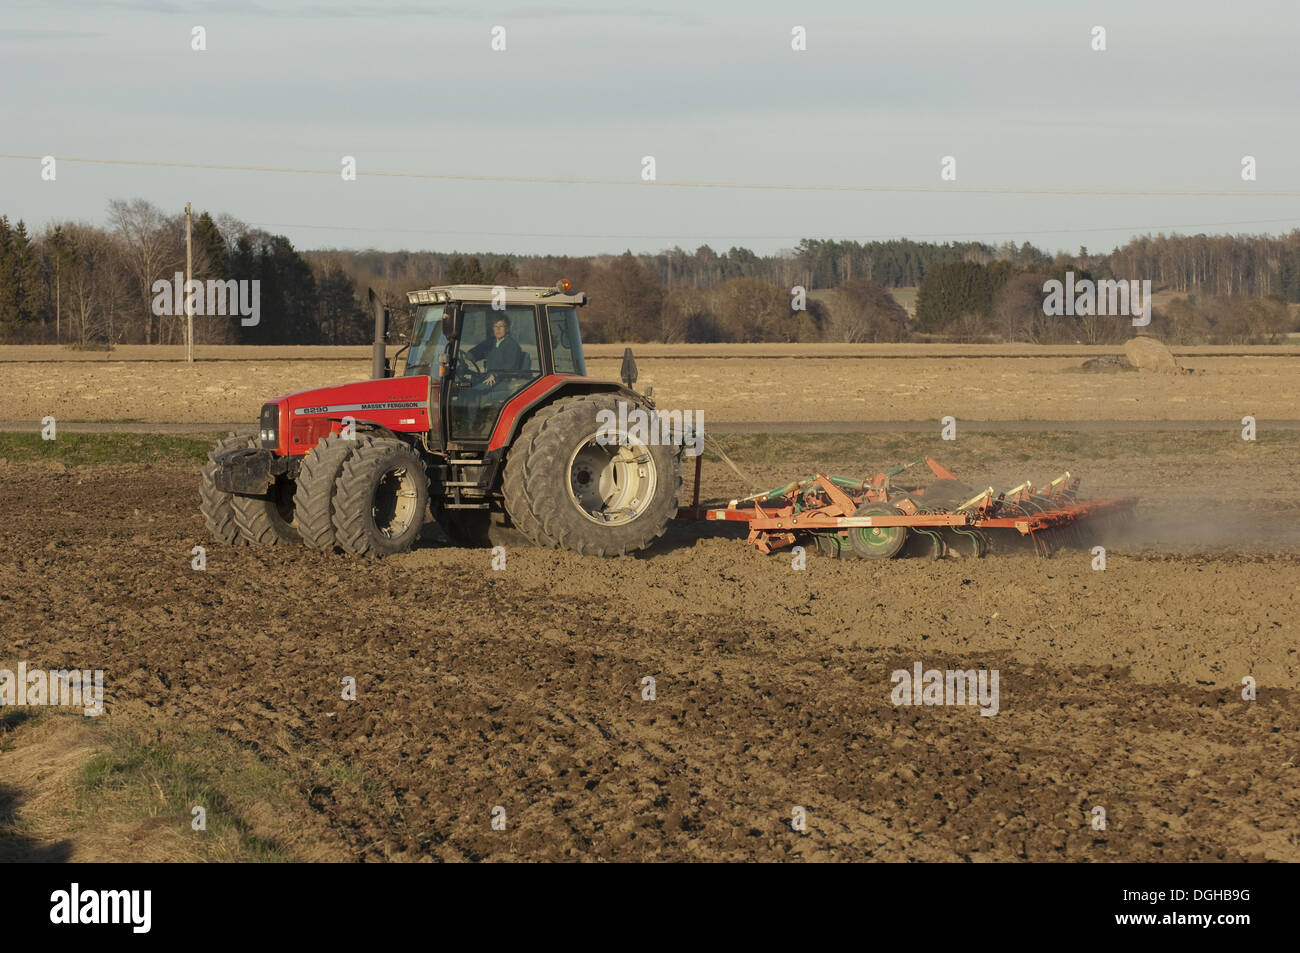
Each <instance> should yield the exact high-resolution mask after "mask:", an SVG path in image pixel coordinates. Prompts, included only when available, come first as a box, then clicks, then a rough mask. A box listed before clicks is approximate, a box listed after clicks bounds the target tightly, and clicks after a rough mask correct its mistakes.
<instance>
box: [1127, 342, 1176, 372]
mask: <svg viewBox="0 0 1300 953" xmlns="http://www.w3.org/2000/svg"><path fill="white" fill-rule="evenodd" d="M1124 354H1125V355H1126V356H1127V357H1128V359H1129V363H1130V364H1132V365H1133V366H1134V367H1136V368H1138V369H1139V370H1143V371H1155V372H1156V373H1159V374H1178V373H1180V372H1181V370H1182V368H1180V367H1179V366H1178V362H1177V361H1176V360H1174V356H1173V354H1171V353H1170V351H1169V348H1167V347H1165V346H1164V345H1163V344H1161V343H1160V342H1159V341H1157V340H1156V339H1155V338H1148V337H1136V338H1130V339H1129V340H1128V341H1126V342H1125V343H1124Z"/></svg>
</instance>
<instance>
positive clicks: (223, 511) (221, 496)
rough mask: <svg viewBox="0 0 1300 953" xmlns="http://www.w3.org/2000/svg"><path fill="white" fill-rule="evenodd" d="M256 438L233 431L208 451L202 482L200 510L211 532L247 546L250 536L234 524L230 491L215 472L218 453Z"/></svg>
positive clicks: (248, 445)
mask: <svg viewBox="0 0 1300 953" xmlns="http://www.w3.org/2000/svg"><path fill="white" fill-rule="evenodd" d="M256 440H257V438H256V437H250V436H239V437H237V436H235V435H234V434H231V435H230V436H229V437H226V438H225V439H224V440H221V441H218V443H217V445H216V446H215V447H213V448H212V449H211V450H210V451H208V462H207V463H205V464H204V465H203V470H202V474H203V481H202V483H200V484H199V511H200V512H201V513H202V514H203V522H205V523H207V525H208V532H209V533H211V534H212V535H213V536H214V537H216V539H217V540H219V541H220V542H223V543H225V544H226V545H228V546H246V545H248V540H247V539H245V538H244V537H243V536H242V535H241V534H240V532H239V527H238V526H237V525H236V524H235V511H234V509H233V507H232V506H231V502H230V501H231V494H229V493H223V492H221V491H220V490H218V489H217V488H216V486H215V485H214V484H213V481H212V475H213V473H215V472H216V469H217V465H216V457H217V455H218V454H220V453H224V452H225V451H227V450H234V449H236V448H239V447H251V446H253V444H254V443H255V442H256Z"/></svg>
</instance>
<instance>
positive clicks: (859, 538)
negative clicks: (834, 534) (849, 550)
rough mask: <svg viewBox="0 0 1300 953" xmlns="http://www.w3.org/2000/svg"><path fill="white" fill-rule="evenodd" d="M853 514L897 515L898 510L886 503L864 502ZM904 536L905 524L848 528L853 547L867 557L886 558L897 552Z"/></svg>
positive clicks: (905, 531) (905, 532) (905, 533)
mask: <svg viewBox="0 0 1300 953" xmlns="http://www.w3.org/2000/svg"><path fill="white" fill-rule="evenodd" d="M853 515H854V516H898V515H899V512H898V510H897V509H895V508H894V507H892V506H890V505H888V504H866V505H864V506H860V507H858V510H857V512H856V513H854V514H853ZM906 536H907V527H906V526H860V527H855V528H854V529H851V530H849V542H850V544H851V545H852V546H853V549H854V550H855V551H856V552H857V553H858V554H860V555H862V556H865V557H867V558H868V559H888V558H889V557H891V556H893V555H895V554H897V552H898V551H899V550H900V549H902V547H903V540H904V539H905V538H906Z"/></svg>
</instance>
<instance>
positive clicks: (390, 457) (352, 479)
mask: <svg viewBox="0 0 1300 953" xmlns="http://www.w3.org/2000/svg"><path fill="white" fill-rule="evenodd" d="M428 505H429V475H428V473H427V471H426V470H425V467H424V461H423V460H422V459H421V458H420V455H419V454H418V453H416V451H415V450H414V449H413V448H412V447H410V446H409V445H407V444H405V443H403V442H402V441H400V440H397V439H394V438H391V437H383V438H376V439H371V440H367V441H364V442H362V441H358V443H357V447H356V449H355V450H353V452H352V453H351V455H349V456H348V458H347V460H346V461H345V462H344V464H343V469H342V470H341V471H340V473H339V477H338V481H337V484H336V485H335V488H334V507H333V521H334V542H335V544H336V545H337V546H339V548H341V549H342V550H343V551H344V552H346V553H353V554H354V555H357V556H370V557H373V558H379V557H381V556H392V555H395V554H397V553H404V552H406V551H407V550H409V549H410V548H411V547H412V546H413V545H415V540H416V538H417V537H418V536H419V535H420V529H421V528H422V527H423V525H424V514H425V510H426V508H427V507H428Z"/></svg>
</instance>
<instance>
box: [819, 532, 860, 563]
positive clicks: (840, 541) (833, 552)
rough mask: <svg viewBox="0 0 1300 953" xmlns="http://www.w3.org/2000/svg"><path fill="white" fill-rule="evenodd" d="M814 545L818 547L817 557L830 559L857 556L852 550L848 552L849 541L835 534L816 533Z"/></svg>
mask: <svg viewBox="0 0 1300 953" xmlns="http://www.w3.org/2000/svg"><path fill="white" fill-rule="evenodd" d="M813 544H814V545H815V546H816V547H817V555H818V556H825V557H827V558H828V559H839V558H841V557H847V556H853V555H856V554H855V553H853V552H852V551H851V550H850V551H848V552H846V550H848V546H849V543H848V540H846V539H844V538H843V537H841V536H839V535H837V534H835V533H814V534H813Z"/></svg>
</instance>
